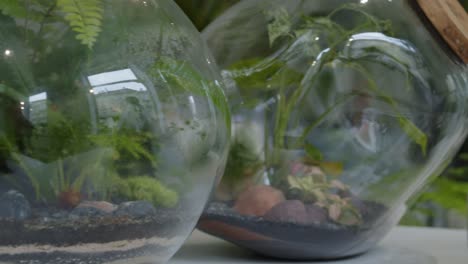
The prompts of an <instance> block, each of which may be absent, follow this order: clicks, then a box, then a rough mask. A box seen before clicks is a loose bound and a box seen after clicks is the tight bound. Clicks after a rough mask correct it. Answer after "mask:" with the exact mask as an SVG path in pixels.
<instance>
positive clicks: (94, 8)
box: [57, 0, 103, 49]
mask: <svg viewBox="0 0 468 264" xmlns="http://www.w3.org/2000/svg"><path fill="white" fill-rule="evenodd" d="M57 6H58V7H59V8H60V9H61V11H62V12H64V13H65V20H67V21H68V23H69V24H70V27H71V28H72V29H73V31H75V32H76V33H77V35H76V39H77V40H80V41H81V43H82V44H84V45H86V46H88V47H89V48H90V49H91V48H92V47H93V45H94V43H95V42H96V40H97V37H98V36H99V32H100V31H101V25H102V14H103V9H102V0H57Z"/></svg>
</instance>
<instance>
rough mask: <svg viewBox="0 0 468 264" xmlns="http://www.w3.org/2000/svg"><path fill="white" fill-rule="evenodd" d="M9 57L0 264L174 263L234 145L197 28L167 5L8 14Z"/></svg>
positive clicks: (73, 6) (82, 5)
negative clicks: (229, 150) (231, 142)
mask: <svg viewBox="0 0 468 264" xmlns="http://www.w3.org/2000/svg"><path fill="white" fill-rule="evenodd" d="M0 50H1V52H2V54H1V55H0V225H1V226H2V228H1V230H0V262H2V263H3V262H4V261H5V262H7V263H11V262H14V263H72V262H73V263H78V262H79V263H108V262H109V263H110V262H112V263H114V261H119V263H120V261H124V262H126V263H127V262H131V263H163V262H165V261H167V260H168V259H169V258H170V257H171V256H172V255H173V254H174V253H175V251H176V250H177V249H178V247H179V246H180V245H181V244H182V242H183V241H184V240H185V238H186V237H187V236H188V235H189V234H190V232H191V231H192V229H193V227H194V226H195V224H196V222H197V220H198V217H199V216H200V214H201V212H202V210H203V208H204V206H205V203H206V201H207V199H208V196H209V193H210V191H211V189H212V187H213V185H214V183H215V181H216V178H217V176H219V174H220V173H221V172H222V170H223V168H224V163H225V160H226V153H227V142H228V137H229V134H230V120H229V119H230V113H229V111H228V106H227V103H226V99H225V97H224V93H223V91H222V89H221V82H220V81H219V77H218V73H217V70H216V67H215V65H214V64H213V63H212V62H211V59H210V56H209V55H208V53H207V52H206V48H205V47H204V45H203V44H202V41H201V39H200V37H199V35H198V32H197V31H196V30H195V28H194V27H193V25H191V24H190V22H189V21H188V19H187V18H186V17H185V16H184V15H183V14H182V12H181V11H180V10H179V9H178V7H177V6H176V5H175V4H174V3H172V2H171V1H169V0H161V1H138V0H137V1H133V0H132V1H130V0H118V1H107V0H83V1H81V0H80V1H75V0H34V1H26V0H24V1H23V0H20V1H1V2H0ZM194 51H196V52H194Z"/></svg>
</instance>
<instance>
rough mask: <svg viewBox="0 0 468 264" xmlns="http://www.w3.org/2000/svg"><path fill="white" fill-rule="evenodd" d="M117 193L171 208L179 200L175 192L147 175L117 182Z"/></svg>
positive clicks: (131, 198) (128, 197)
mask: <svg viewBox="0 0 468 264" xmlns="http://www.w3.org/2000/svg"><path fill="white" fill-rule="evenodd" d="M118 193H119V195H120V196H123V197H125V198H127V199H130V200H145V201H149V202H151V203H153V205H154V206H162V207H166V208H173V207H175V206H176V205H177V204H178V202H179V195H178V194H177V192H175V191H173V190H171V189H170V188H168V187H166V186H164V185H163V184H162V183H161V182H160V181H158V180H157V179H155V178H152V177H148V176H139V177H132V178H128V179H124V180H122V181H121V182H120V183H119V184H118Z"/></svg>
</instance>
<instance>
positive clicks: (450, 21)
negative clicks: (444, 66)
mask: <svg viewBox="0 0 468 264" xmlns="http://www.w3.org/2000/svg"><path fill="white" fill-rule="evenodd" d="M416 2H417V3H418V5H419V6H420V7H421V9H422V10H423V12H424V13H425V15H426V16H427V18H428V19H429V21H430V22H431V23H432V24H433V25H434V27H435V29H436V30H437V31H438V32H439V34H440V35H441V36H442V38H443V39H444V40H445V41H446V42H447V44H448V45H449V46H450V47H451V48H452V50H453V51H454V52H455V54H457V55H458V57H460V59H461V60H462V61H463V62H464V63H465V64H468V14H467V12H466V11H465V9H464V8H463V6H462V5H461V4H460V2H459V0H416Z"/></svg>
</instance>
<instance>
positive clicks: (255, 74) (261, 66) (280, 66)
mask: <svg viewBox="0 0 468 264" xmlns="http://www.w3.org/2000/svg"><path fill="white" fill-rule="evenodd" d="M227 77H229V78H231V79H233V80H234V81H236V84H237V86H238V87H239V89H240V90H241V93H242V94H243V95H245V96H248V95H249V94H252V93H253V92H256V91H273V90H276V89H278V88H279V87H282V86H289V85H292V84H299V83H300V81H301V80H302V77H303V74H301V73H299V72H297V71H295V70H293V69H290V68H289V67H287V65H286V63H285V62H283V61H280V60H272V59H268V58H267V59H261V58H253V59H248V60H243V61H239V62H236V63H234V64H232V65H231V66H230V67H229V68H228V72H227Z"/></svg>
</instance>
